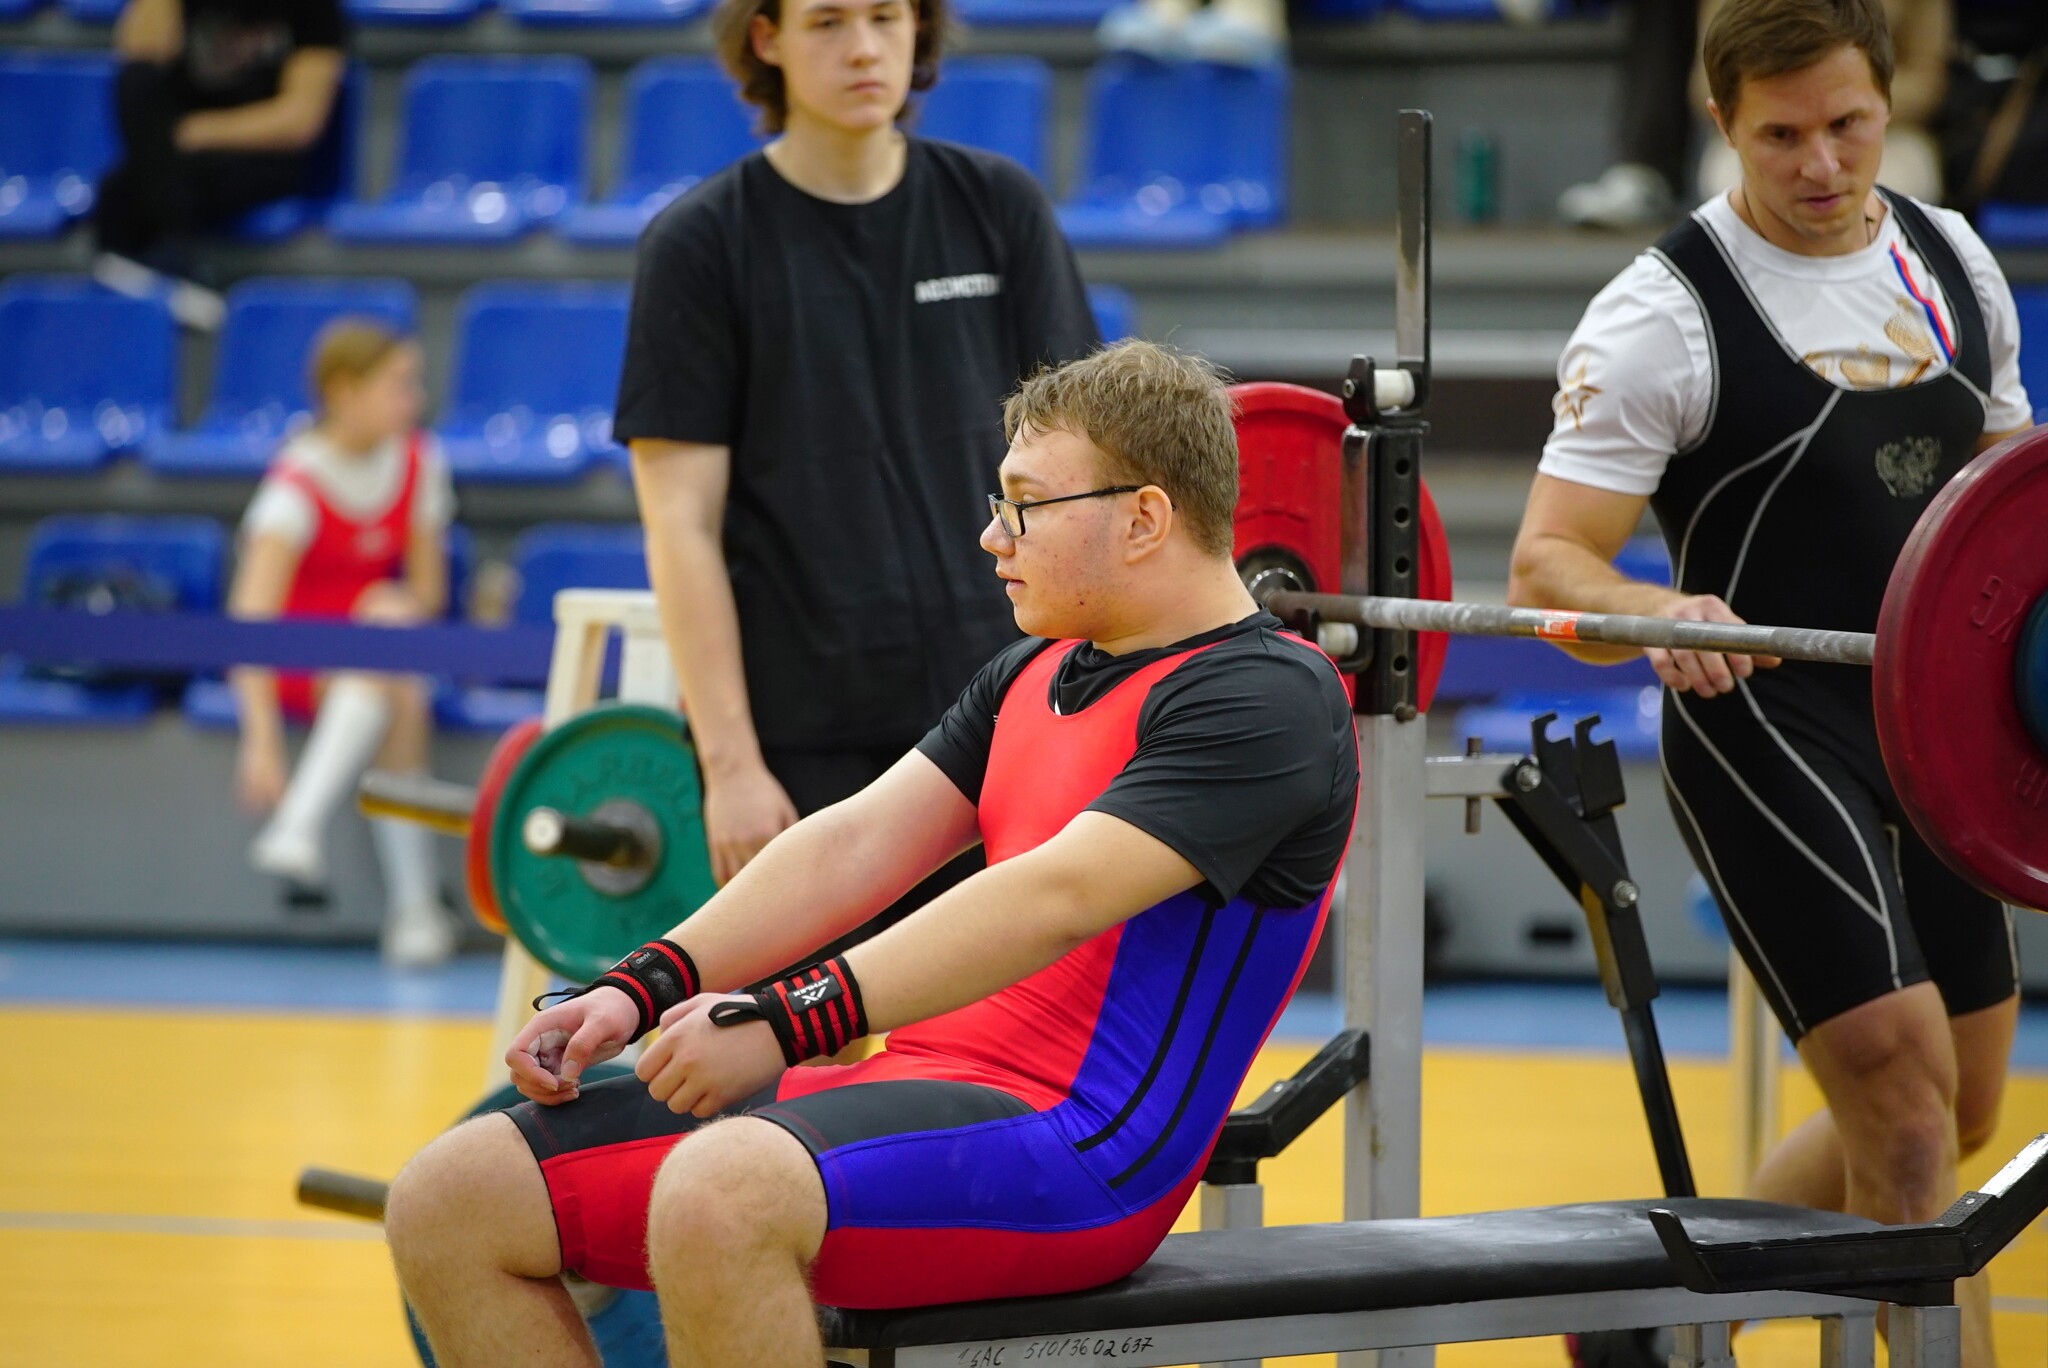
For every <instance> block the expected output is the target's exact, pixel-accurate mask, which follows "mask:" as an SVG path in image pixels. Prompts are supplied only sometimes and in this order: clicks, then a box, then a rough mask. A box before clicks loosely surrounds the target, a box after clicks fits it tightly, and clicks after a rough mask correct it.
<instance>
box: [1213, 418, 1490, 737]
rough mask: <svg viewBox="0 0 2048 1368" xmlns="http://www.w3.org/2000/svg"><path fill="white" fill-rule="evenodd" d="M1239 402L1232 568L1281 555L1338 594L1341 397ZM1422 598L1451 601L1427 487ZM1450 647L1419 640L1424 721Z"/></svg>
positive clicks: (1445, 551) (1429, 637) (1446, 549)
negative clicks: (1267, 554)
mask: <svg viewBox="0 0 2048 1368" xmlns="http://www.w3.org/2000/svg"><path fill="white" fill-rule="evenodd" d="M1230 395H1231V398H1232V399H1234V400H1235V401H1236V402H1237V448H1238V479H1237V516H1236V519H1235V532H1236V546H1235V555H1236V559H1237V560H1238V562H1239V563H1240V564H1242V563H1243V562H1244V561H1245V560H1246V558H1248V557H1251V556H1254V555H1257V554H1259V553H1261V552H1274V551H1278V552H1282V553H1284V554H1286V555H1288V556H1290V557H1292V558H1293V559H1294V560H1296V561H1299V562H1300V563H1301V565H1302V566H1303V568H1305V569H1306V570H1307V571H1308V572H1309V576H1310V578H1311V580H1312V581H1313V582H1312V583H1311V584H1310V586H1309V587H1310V588H1311V589H1313V590H1315V591H1317V592H1319V593H1326V594H1327V593H1337V592H1340V590H1339V584H1340V580H1341V577H1342V575H1343V565H1344V547H1343V544H1342V539H1341V531H1340V528H1339V525H1338V510H1339V509H1340V508H1341V506H1342V504H1343V499H1344V430H1345V428H1347V427H1348V426H1350V420H1349V419H1348V418H1346V417H1345V414H1344V404H1343V402H1342V401H1341V400H1339V399H1338V398H1337V397H1336V396H1335V395H1332V394H1325V393H1324V392H1323V391H1321V390H1313V389H1308V388H1305V387H1304V386H1301V385H1282V384H1275V383H1271V382H1261V383H1258V384H1250V385H1233V386H1231V389H1230ZM1421 514H1422V518H1421V524H1420V532H1421V542H1422V558H1421V560H1422V563H1421V564H1420V565H1419V566H1418V567H1417V571H1416V595H1417V597H1419V598H1431V599H1448V598H1450V596H1451V548H1450V543H1449V542H1448V541H1447V540H1446V539H1445V537H1444V525H1443V520H1442V519H1441V518H1439V517H1438V516H1437V510H1436V501H1435V500H1434V499H1432V498H1430V496H1429V489H1428V487H1427V486H1426V485H1425V486H1424V487H1423V490H1422V509H1421ZM1449 646H1450V638H1449V637H1447V636H1445V635H1444V634H1443V633H1441V632H1423V633H1420V634H1419V635H1418V637H1417V639H1416V662H1415V690H1416V698H1417V701H1418V704H1419V706H1420V707H1421V708H1422V709H1423V710H1424V711H1427V710H1428V708H1429V704H1430V700H1431V699H1433V698H1434V697H1435V696H1436V685H1437V680H1438V679H1439V678H1440V677H1441V676H1442V675H1443V672H1444V653H1445V651H1446V650H1447V649H1448V648H1449Z"/></svg>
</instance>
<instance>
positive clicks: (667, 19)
mask: <svg viewBox="0 0 2048 1368" xmlns="http://www.w3.org/2000/svg"><path fill="white" fill-rule="evenodd" d="M712 3H713V0H501V4H502V5H503V7H504V10H505V13H507V14H509V15H511V16H512V18H513V19H515V20H516V21H518V22H519V23H521V24H526V25H529V26H531V27H538V28H545V27H549V26H561V25H568V24H608V25H614V26H618V25H628V24H687V23H689V22H690V21H691V20H692V19H695V18H696V17H697V16H698V15H700V14H702V13H704V11H706V10H708V9H710V8H711V6H712Z"/></svg>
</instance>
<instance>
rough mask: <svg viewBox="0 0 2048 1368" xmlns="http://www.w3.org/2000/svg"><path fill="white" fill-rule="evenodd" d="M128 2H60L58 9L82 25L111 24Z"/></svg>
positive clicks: (68, 0) (77, 0) (100, 0)
mask: <svg viewBox="0 0 2048 1368" xmlns="http://www.w3.org/2000/svg"><path fill="white" fill-rule="evenodd" d="M126 3H127V0H58V4H57V7H58V8H59V9H61V10H63V11H64V13H65V14H67V15H69V16H70V17H71V18H73V19H76V20H77V21H78V22H79V23H81V24H111V23H113V22H114V20H116V19H118V18H119V17H120V16H121V6H122V5H124V4H126Z"/></svg>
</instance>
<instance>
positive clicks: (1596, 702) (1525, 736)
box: [1451, 685, 1663, 762]
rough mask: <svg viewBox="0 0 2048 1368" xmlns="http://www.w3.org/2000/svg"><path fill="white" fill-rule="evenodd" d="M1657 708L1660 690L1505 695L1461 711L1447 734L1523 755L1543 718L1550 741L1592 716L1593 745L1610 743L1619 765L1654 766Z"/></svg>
mask: <svg viewBox="0 0 2048 1368" xmlns="http://www.w3.org/2000/svg"><path fill="white" fill-rule="evenodd" d="M1662 708H1663V691H1662V690H1661V689H1659V688H1657V687H1656V686H1655V685H1648V686H1640V687H1637V686H1631V687H1623V688H1615V689H1595V690H1589V691H1587V692H1585V693H1570V694H1562V693H1506V694H1502V695H1501V696H1500V697H1499V698H1497V699H1495V700H1494V701H1493V702H1492V703H1486V704H1481V705H1479V706H1477V707H1468V708H1461V709H1459V710H1458V716H1457V718H1456V719H1455V720H1454V721H1453V722H1452V724H1451V727H1452V734H1453V735H1456V736H1476V737H1478V738H1479V744H1480V745H1481V747H1483V748H1484V749H1486V750H1489V751H1512V752H1516V753H1525V752H1527V751H1528V749H1529V724H1530V722H1532V721H1534V720H1535V719H1536V718H1538V717H1541V716H1542V715H1543V714H1544V713H1547V712H1554V713H1556V714H1557V721H1555V722H1553V723H1551V724H1550V734H1551V735H1552V736H1559V735H1564V736H1569V735H1570V734H1571V728H1572V724H1573V723H1575V722H1577V721H1578V720H1579V719H1580V718H1582V717H1587V716H1590V715H1593V714H1596V713H1597V714H1598V715H1599V717H1600V722H1601V725H1600V727H1599V728H1598V729H1597V730H1596V731H1595V732H1594V733H1593V736H1594V739H1595V740H1601V741H1612V742H1614V747H1615V749H1616V750H1617V751H1619V752H1620V753H1621V758H1622V759H1623V760H1625V761H1628V760H1633V761H1642V762H1654V761H1655V760H1656V758H1657V719H1658V717H1659V716H1660V713H1661V710H1662Z"/></svg>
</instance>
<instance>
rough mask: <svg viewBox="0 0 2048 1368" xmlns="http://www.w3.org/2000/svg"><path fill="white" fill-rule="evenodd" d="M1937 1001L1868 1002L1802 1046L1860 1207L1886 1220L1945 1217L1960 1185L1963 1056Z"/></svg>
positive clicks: (1916, 997)
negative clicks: (1951, 1191)
mask: <svg viewBox="0 0 2048 1368" xmlns="http://www.w3.org/2000/svg"><path fill="white" fill-rule="evenodd" d="M1908 991H1909V992H1912V990H1908ZM1931 996H1932V990H1931V987H1930V988H1929V992H1928V993H1927V994H1918V993H1914V995H1913V996H1912V997H1910V998H1909V997H1908V994H1906V993H1899V994H1894V995H1892V997H1891V998H1888V999H1883V1000H1881V1001H1879V1002H1875V1003H1866V1004H1865V1005H1864V1006H1863V1007H1860V1008H1857V1009H1855V1010H1854V1011H1853V1012H1850V1013H1845V1014H1844V1016H1843V1017H1840V1018H1837V1019H1836V1020H1835V1021H1831V1022H1825V1023H1823V1024H1822V1025H1821V1026H1819V1027H1817V1028H1816V1029H1815V1030H1814V1031H1813V1032H1812V1033H1811V1034H1810V1035H1809V1036H1808V1037H1807V1040H1806V1041H1805V1042H1802V1045H1801V1052H1802V1053H1803V1054H1804V1055H1805V1056H1806V1058H1807V1061H1808V1063H1809V1064H1810V1065H1811V1066H1812V1068H1813V1071H1814V1074H1815V1076H1816V1078H1817V1079H1818V1080H1819V1082H1820V1084H1821V1087H1822V1090H1823V1091H1824V1092H1825V1093H1826V1095H1827V1099H1828V1108H1829V1110H1830V1111H1831V1112H1832V1113H1833V1114H1834V1118H1835V1125H1836V1128H1837V1130H1838V1131H1839V1132H1840V1134H1841V1137H1842V1149H1843V1154H1844V1157H1845V1159H1846V1161H1847V1165H1848V1177H1849V1185H1850V1189H1851V1201H1852V1204H1855V1205H1857V1206H1858V1207H1859V1208H1860V1209H1862V1210H1863V1211H1864V1214H1866V1215H1873V1216H1876V1217H1877V1218H1878V1219H1880V1220H1895V1221H1903V1220H1920V1219H1929V1218H1930V1217H1931V1216H1932V1215H1935V1214H1939V1209H1940V1207H1941V1205H1942V1204H1943V1203H1945V1202H1946V1200H1947V1190H1948V1187H1949V1185H1950V1184H1951V1182H1952V1180H1953V1173H1954V1168H1955V1163H1956V1147H1957V1117H1956V1103H1957V1087H1958V1084H1957V1070H1956V1060H1955V1053H1954V1050H1953V1047H1952V1045H1951V1043H1950V1041H1949V1037H1948V1030H1947V1022H1946V1019H1945V1017H1943V1016H1942V1014H1941V1013H1940V1012H1939V998H1938V997H1932V1001H1933V1004H1934V1008H1935V1010H1934V1011H1933V1013H1932V1014H1930V1013H1929V1011H1928V1010H1927V1002H1926V1001H1923V1000H1922V999H1923V998H1926V997H1931Z"/></svg>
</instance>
